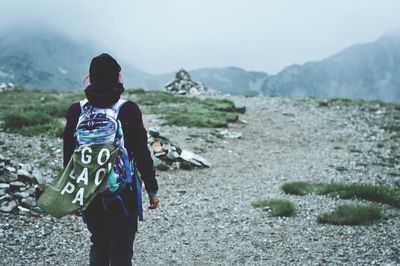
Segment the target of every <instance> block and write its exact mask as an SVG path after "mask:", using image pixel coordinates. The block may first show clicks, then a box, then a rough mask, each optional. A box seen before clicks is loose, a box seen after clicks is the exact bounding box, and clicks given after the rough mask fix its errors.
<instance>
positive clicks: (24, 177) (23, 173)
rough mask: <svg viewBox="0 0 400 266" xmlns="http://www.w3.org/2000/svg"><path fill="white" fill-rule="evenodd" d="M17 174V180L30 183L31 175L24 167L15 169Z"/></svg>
mask: <svg viewBox="0 0 400 266" xmlns="http://www.w3.org/2000/svg"><path fill="white" fill-rule="evenodd" d="M17 176H18V181H21V182H24V183H29V184H31V183H32V176H31V174H30V173H29V172H28V171H27V170H24V169H19V170H18V171H17Z"/></svg>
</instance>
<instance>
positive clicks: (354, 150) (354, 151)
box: [349, 148, 362, 153]
mask: <svg viewBox="0 0 400 266" xmlns="http://www.w3.org/2000/svg"><path fill="white" fill-rule="evenodd" d="M349 152H350V153H362V151H361V150H359V149H355V148H351V149H350V151H349Z"/></svg>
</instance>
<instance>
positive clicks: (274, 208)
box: [251, 199, 296, 217]
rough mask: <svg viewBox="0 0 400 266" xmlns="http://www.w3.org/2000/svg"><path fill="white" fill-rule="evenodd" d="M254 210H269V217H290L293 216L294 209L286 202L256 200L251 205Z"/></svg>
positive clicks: (292, 205) (291, 204)
mask: <svg viewBox="0 0 400 266" xmlns="http://www.w3.org/2000/svg"><path fill="white" fill-rule="evenodd" d="M251 206H253V207H254V208H266V207H267V208H269V209H270V210H271V216H274V217H276V216H280V217H283V216H285V217H290V216H293V215H294V214H295V211H296V208H295V206H294V204H293V203H291V202H290V201H288V200H279V199H276V200H256V201H253V202H252V203H251Z"/></svg>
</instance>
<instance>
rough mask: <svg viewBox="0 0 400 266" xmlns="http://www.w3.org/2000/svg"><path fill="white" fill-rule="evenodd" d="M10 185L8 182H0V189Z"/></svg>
mask: <svg viewBox="0 0 400 266" xmlns="http://www.w3.org/2000/svg"><path fill="white" fill-rule="evenodd" d="M9 187H10V184H7V183H0V189H7V188H9Z"/></svg>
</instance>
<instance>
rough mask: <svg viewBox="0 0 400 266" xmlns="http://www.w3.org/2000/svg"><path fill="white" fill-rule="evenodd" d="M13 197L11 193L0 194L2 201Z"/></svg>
mask: <svg viewBox="0 0 400 266" xmlns="http://www.w3.org/2000/svg"><path fill="white" fill-rule="evenodd" d="M11 199H12V197H11V196H10V194H4V195H3V196H0V201H8V200H11Z"/></svg>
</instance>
